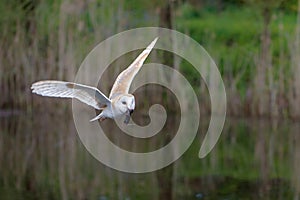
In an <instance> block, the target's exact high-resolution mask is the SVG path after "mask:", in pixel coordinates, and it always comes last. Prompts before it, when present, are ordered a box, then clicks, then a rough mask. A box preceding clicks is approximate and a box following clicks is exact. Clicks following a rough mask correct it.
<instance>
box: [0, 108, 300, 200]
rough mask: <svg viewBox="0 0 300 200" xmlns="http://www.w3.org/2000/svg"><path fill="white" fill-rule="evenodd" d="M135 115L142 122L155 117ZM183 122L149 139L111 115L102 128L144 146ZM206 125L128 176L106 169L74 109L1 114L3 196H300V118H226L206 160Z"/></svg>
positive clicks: (129, 144)
mask: <svg viewBox="0 0 300 200" xmlns="http://www.w3.org/2000/svg"><path fill="white" fill-rule="evenodd" d="M32 113H35V114H32ZM133 118H134V120H136V121H137V122H138V123H140V124H146V123H148V121H149V119H148V118H147V117H138V116H133ZM177 122H178V119H177V118H176V117H174V115H173V117H171V118H170V116H169V117H168V121H167V125H166V126H165V128H164V129H163V130H162V132H161V133H159V135H158V136H157V137H154V138H152V139H146V140H145V139H133V138H131V137H129V136H127V135H126V134H123V133H122V132H121V131H120V130H119V129H118V128H117V127H116V125H115V124H114V123H112V122H109V121H108V122H105V123H103V127H104V129H107V130H109V132H110V133H111V135H108V137H109V138H110V140H111V141H113V142H114V143H115V144H118V145H119V146H120V147H122V148H124V149H128V150H134V151H137V152H140V151H147V150H150V151H152V150H154V149H158V148H160V147H162V146H163V145H165V144H166V143H168V142H169V141H170V140H171V139H172V137H173V135H172V134H173V133H174V130H173V129H175V128H176V126H174V124H177ZM168 124H169V125H168ZM207 124H208V120H202V121H201V126H200V128H199V133H198V135H197V137H196V139H195V141H194V142H193V144H192V145H191V146H190V148H189V149H188V150H187V152H186V153H185V154H184V155H183V156H182V157H181V158H180V159H178V160H177V161H176V162H175V163H173V164H172V165H169V166H168V167H166V168H163V169H161V170H158V171H156V172H151V173H145V174H129V173H122V172H118V171H116V170H113V169H110V168H109V167H106V166H105V165H103V164H101V163H100V162H98V161H97V160H96V159H94V158H93V157H92V156H91V155H90V154H89V153H88V152H87V150H86V149H85V147H84V146H83V145H82V143H81V142H80V139H79V137H78V136H77V132H76V129H75V127H74V122H73V120H72V117H71V112H70V109H68V108H63V109H56V110H55V111H53V112H51V111H49V109H47V107H46V106H45V107H44V108H43V109H39V110H38V111H36V110H33V111H27V112H25V113H23V112H20V113H14V114H12V115H10V116H5V117H4V116H2V117H1V120H0V125H1V126H0V199H99V200H108V199H149V200H150V199H204V200H206V199H207V200H208V199H224V200H225V199H227V200H229V199H270V200H271V199H272V200H274V199H299V198H300V195H299V194H300V167H299V166H300V132H299V130H300V129H299V128H300V123H298V122H289V121H266V120H253V119H227V121H226V124H225V127H224V130H223V133H222V135H221V137H220V139H219V141H218V143H217V145H216V146H215V147H214V149H213V151H212V152H211V153H210V154H209V155H208V156H207V157H205V158H204V159H199V158H198V152H199V148H200V144H201V143H200V142H201V141H202V139H203V136H204V134H205V132H206V129H207ZM174 127H175V128H174Z"/></svg>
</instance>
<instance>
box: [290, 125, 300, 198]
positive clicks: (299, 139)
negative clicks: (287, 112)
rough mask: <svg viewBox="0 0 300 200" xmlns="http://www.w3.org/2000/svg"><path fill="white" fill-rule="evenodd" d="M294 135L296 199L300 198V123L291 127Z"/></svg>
mask: <svg viewBox="0 0 300 200" xmlns="http://www.w3.org/2000/svg"><path fill="white" fill-rule="evenodd" d="M291 130H292V133H293V137H292V152H293V153H292V159H291V160H292V165H291V166H292V167H291V168H292V173H291V175H292V177H291V178H292V181H293V185H294V188H295V194H294V200H298V199H300V167H299V166H300V135H299V130H300V125H299V123H297V124H295V125H294V126H292V127H291Z"/></svg>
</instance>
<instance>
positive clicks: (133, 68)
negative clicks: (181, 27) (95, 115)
mask: <svg viewBox="0 0 300 200" xmlns="http://www.w3.org/2000/svg"><path fill="white" fill-rule="evenodd" d="M157 39H158V38H155V39H154V40H153V41H152V42H151V43H150V45H149V46H148V47H147V48H146V49H145V50H144V51H143V52H142V53H141V54H140V55H139V56H138V57H137V58H136V59H135V60H134V61H133V63H132V64H131V65H130V66H129V67H128V68H127V69H125V70H124V71H122V72H121V73H120V74H119V76H118V77H117V79H116V81H115V83H114V85H113V87H112V89H111V91H110V94H109V98H110V99H111V98H112V96H113V95H114V94H119V93H121V94H127V93H128V91H129V88H130V85H131V82H132V80H133V78H134V77H135V75H136V74H137V73H138V71H139V70H140V68H141V67H142V65H143V63H144V61H145V60H146V58H147V57H148V55H149V54H150V52H151V50H152V49H153V47H154V45H155V43H156V41H157Z"/></svg>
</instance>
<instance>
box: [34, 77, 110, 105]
mask: <svg viewBox="0 0 300 200" xmlns="http://www.w3.org/2000/svg"><path fill="white" fill-rule="evenodd" d="M31 89H32V92H33V93H36V94H39V95H42V96H47V97H61V98H75V99H78V100H79V101H81V102H83V103H86V104H88V105H90V106H92V107H94V108H96V109H98V110H101V109H103V107H105V106H107V105H109V104H110V103H111V101H110V100H109V99H108V98H107V97H106V96H105V95H104V94H102V93H101V92H100V91H99V90H98V89H97V88H94V87H90V86H86V85H81V84H76V83H71V82H64V81H48V80H47V81H39V82H36V83H34V84H32V86H31Z"/></svg>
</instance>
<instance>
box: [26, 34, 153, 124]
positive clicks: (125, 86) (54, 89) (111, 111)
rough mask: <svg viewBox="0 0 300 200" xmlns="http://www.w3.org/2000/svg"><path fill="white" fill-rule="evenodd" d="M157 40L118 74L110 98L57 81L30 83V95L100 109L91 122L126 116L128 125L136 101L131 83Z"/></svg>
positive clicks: (100, 93)
mask: <svg viewBox="0 0 300 200" xmlns="http://www.w3.org/2000/svg"><path fill="white" fill-rule="evenodd" d="M157 39H158V38H155V39H154V40H153V41H152V42H151V43H150V45H149V46H148V47H147V48H146V49H145V50H144V51H143V52H142V53H141V54H140V55H139V56H138V57H137V58H136V59H135V60H134V62H133V63H132V64H131V65H130V66H129V67H128V68H127V69H125V70H124V71H122V72H121V73H120V74H119V75H118V77H117V79H116V81H115V83H114V84H113V87H112V89H111V91H110V94H109V97H106V96H105V95H104V94H103V93H102V92H101V91H100V90H98V89H97V88H95V87H91V86H87V85H82V84H78V83H72V82H64V81H56V80H44V81H38V82H36V83H33V84H32V86H31V89H32V92H33V93H35V94H38V95H41V96H47V97H61V98H75V99H77V100H79V101H81V102H83V103H85V104H87V105H89V106H92V107H93V108H95V109H97V110H101V113H100V114H99V115H97V116H96V117H95V118H93V119H91V120H90V121H96V120H100V121H103V120H105V119H107V118H110V119H114V118H117V117H121V116H125V121H124V123H125V124H128V123H129V120H130V116H131V114H132V112H133V110H134V109H135V98H134V96H133V95H132V94H129V93H128V92H129V88H130V85H131V82H132V80H133V78H134V77H135V75H136V74H137V73H138V71H139V70H140V68H141V67H142V65H143V63H144V61H145V60H146V58H147V57H148V55H149V54H150V52H151V50H152V49H153V47H154V45H155V43H156V41H157Z"/></svg>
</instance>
